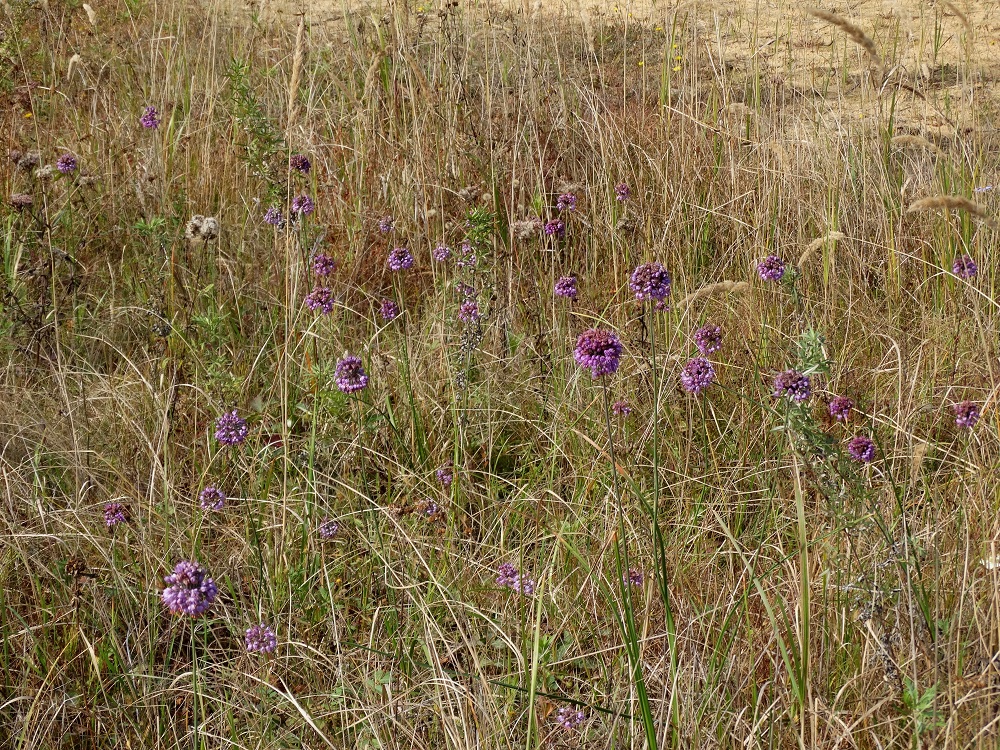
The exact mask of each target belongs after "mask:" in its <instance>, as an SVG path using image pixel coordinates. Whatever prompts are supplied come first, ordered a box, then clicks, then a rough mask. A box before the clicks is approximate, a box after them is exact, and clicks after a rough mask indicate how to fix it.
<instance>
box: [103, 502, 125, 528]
mask: <svg viewBox="0 0 1000 750" xmlns="http://www.w3.org/2000/svg"><path fill="white" fill-rule="evenodd" d="M127 521H128V508H126V507H125V506H124V505H122V504H121V503H108V504H107V505H105V506H104V525H105V526H107V527H108V528H109V529H113V528H114V527H115V526H118V525H119V524H122V523H126V522H127Z"/></svg>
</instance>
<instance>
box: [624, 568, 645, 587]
mask: <svg viewBox="0 0 1000 750" xmlns="http://www.w3.org/2000/svg"><path fill="white" fill-rule="evenodd" d="M622 580H623V581H624V582H625V583H627V584H628V585H629V586H642V582H643V581H644V580H645V578H644V576H643V575H642V571H641V570H636V569H635V568H629V569H628V570H627V571H626V572H624V573H622Z"/></svg>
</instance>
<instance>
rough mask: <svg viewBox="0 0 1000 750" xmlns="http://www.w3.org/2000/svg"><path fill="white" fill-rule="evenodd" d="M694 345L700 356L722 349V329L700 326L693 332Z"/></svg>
mask: <svg viewBox="0 0 1000 750" xmlns="http://www.w3.org/2000/svg"><path fill="white" fill-rule="evenodd" d="M694 345H695V346H697V347H698V351H699V352H701V353H702V354H711V353H712V352H717V351H719V349H720V348H721V347H722V329H721V328H719V326H713V325H704V326H702V327H701V328H699V329H698V330H697V331H695V332H694Z"/></svg>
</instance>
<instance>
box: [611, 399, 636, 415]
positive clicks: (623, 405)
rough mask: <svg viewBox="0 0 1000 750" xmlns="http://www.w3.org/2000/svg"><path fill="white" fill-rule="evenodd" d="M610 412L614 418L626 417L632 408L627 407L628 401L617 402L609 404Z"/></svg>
mask: <svg viewBox="0 0 1000 750" xmlns="http://www.w3.org/2000/svg"><path fill="white" fill-rule="evenodd" d="M611 411H612V412H614V414H615V415H616V416H619V417H627V416H628V415H629V414H631V413H632V407H631V406H629V405H628V401H622V400H618V401H615V402H614V403H613V404H611Z"/></svg>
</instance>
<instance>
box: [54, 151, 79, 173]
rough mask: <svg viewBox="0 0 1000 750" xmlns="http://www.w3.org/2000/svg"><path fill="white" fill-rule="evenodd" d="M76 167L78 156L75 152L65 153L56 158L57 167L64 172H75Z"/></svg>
mask: <svg viewBox="0 0 1000 750" xmlns="http://www.w3.org/2000/svg"><path fill="white" fill-rule="evenodd" d="M76 167H77V161H76V156H75V155H73V154H70V153H65V154H63V155H62V156H60V157H59V158H58V159H57V160H56V169H58V170H59V171H60V172H62V173H63V174H73V173H74V172H75V171H76Z"/></svg>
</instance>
